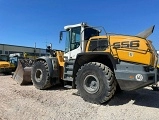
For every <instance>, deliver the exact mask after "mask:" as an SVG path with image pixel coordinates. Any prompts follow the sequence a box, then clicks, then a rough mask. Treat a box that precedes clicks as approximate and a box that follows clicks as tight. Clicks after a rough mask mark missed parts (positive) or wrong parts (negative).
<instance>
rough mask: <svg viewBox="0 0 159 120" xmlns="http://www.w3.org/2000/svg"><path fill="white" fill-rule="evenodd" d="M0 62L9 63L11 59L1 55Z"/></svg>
mask: <svg viewBox="0 0 159 120" xmlns="http://www.w3.org/2000/svg"><path fill="white" fill-rule="evenodd" d="M0 61H9V57H8V56H5V55H0Z"/></svg>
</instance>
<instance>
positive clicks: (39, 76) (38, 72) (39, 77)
mask: <svg viewBox="0 0 159 120" xmlns="http://www.w3.org/2000/svg"><path fill="white" fill-rule="evenodd" d="M35 80H36V81H37V82H40V81H41V80H42V70H40V69H37V70H36V72H35Z"/></svg>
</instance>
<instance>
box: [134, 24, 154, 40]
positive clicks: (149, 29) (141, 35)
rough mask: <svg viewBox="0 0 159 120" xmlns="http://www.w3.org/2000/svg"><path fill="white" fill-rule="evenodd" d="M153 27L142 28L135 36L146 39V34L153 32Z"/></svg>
mask: <svg viewBox="0 0 159 120" xmlns="http://www.w3.org/2000/svg"><path fill="white" fill-rule="evenodd" d="M154 28H155V25H154V26H152V27H150V28H148V29H146V30H144V31H142V32H140V33H138V34H137V35H135V36H138V37H142V38H145V39H146V38H147V37H148V36H150V35H151V34H152V33H153V31H154Z"/></svg>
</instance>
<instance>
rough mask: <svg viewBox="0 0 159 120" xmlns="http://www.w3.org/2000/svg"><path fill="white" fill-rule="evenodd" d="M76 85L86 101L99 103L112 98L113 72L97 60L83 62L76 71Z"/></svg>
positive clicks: (113, 88)
mask: <svg viewBox="0 0 159 120" xmlns="http://www.w3.org/2000/svg"><path fill="white" fill-rule="evenodd" d="M76 85H77V86H76V87H77V90H78V92H79V94H80V96H81V97H82V98H83V99H84V100H85V101H88V102H91V103H96V104H101V103H104V102H106V101H108V100H110V99H111V98H112V96H113V95H114V93H115V91H116V80H115V77H114V73H113V72H112V71H111V69H110V68H109V67H107V66H106V65H104V64H101V63H98V62H90V63H87V64H84V65H83V66H82V67H81V68H80V69H79V70H78V72H77V77H76Z"/></svg>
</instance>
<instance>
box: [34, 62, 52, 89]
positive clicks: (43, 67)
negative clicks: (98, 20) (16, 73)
mask: <svg viewBox="0 0 159 120" xmlns="http://www.w3.org/2000/svg"><path fill="white" fill-rule="evenodd" d="M31 79H32V82H33V85H34V86H35V87H36V88H37V89H40V90H43V89H47V88H49V87H51V86H52V85H51V83H50V80H51V77H50V74H49V70H48V65H47V63H46V62H45V61H37V62H35V64H34V66H33V68H32V70H31Z"/></svg>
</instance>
